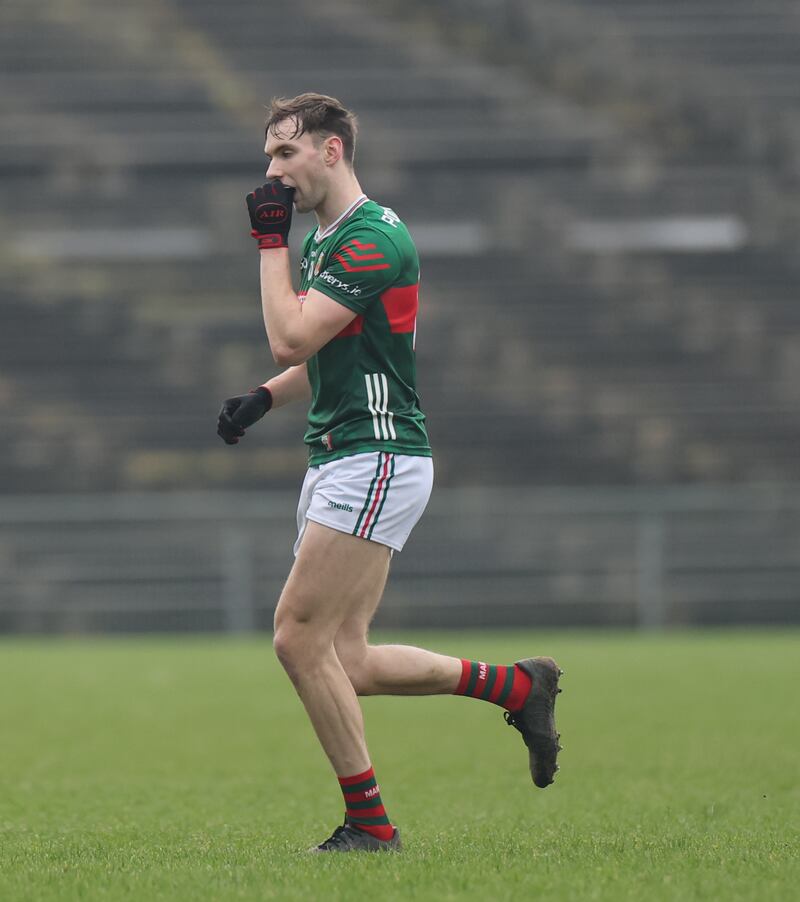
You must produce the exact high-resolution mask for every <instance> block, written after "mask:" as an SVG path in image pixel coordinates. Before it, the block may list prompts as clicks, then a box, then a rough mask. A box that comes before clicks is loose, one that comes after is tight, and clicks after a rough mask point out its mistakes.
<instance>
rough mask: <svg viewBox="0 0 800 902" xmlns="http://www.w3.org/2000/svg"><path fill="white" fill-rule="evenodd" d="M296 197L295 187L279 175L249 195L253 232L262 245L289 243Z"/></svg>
mask: <svg viewBox="0 0 800 902" xmlns="http://www.w3.org/2000/svg"><path fill="white" fill-rule="evenodd" d="M293 200H294V188H289V187H287V186H286V185H284V184H283V183H282V182H280V181H278V179H270V180H269V181H268V182H267V183H266V184H265V185H262V186H261V187H260V188H256V190H255V191H253V192H251V193H250V194H248V195H247V212H248V213H249V214H250V225H251V226H252V229H251V231H250V234H251V235H252V236H253V238H255V239H256V240H257V241H258V246H259V248H262V249H263V248H272V247H288V246H289V229H290V228H291V227H292V201H293Z"/></svg>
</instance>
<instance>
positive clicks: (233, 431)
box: [217, 385, 272, 445]
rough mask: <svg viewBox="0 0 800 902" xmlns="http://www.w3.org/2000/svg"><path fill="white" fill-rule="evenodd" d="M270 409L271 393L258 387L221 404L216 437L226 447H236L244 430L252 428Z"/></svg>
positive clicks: (262, 387) (261, 386)
mask: <svg viewBox="0 0 800 902" xmlns="http://www.w3.org/2000/svg"><path fill="white" fill-rule="evenodd" d="M271 407H272V392H271V391H270V390H269V389H268V388H265V387H264V386H263V385H260V386H259V387H258V388H254V389H253V390H252V391H249V392H248V393H247V394H246V395H236V397H234V398H228V399H227V400H225V401H223V402H222V409H221V410H220V412H219V417H218V418H217V435H218V436H219V437H220V438H221V439H222V441H223V442H225V444H226V445H237V444H238V443H239V439H240V438H241V437H242V436H243V435H244V432H245V429H247V428H248V426H252V425H253V423H255V422H257V421H258V420H260V419H261V417H263V416H264V414H265V413H266V412H267V411H268V410H269V409H270V408H271Z"/></svg>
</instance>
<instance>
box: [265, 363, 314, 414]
mask: <svg viewBox="0 0 800 902" xmlns="http://www.w3.org/2000/svg"><path fill="white" fill-rule="evenodd" d="M264 388H266V389H269V392H270V394H271V395H272V407H273V409H277V408H278V407H285V406H286V405H287V404H291V403H293V402H294V401H310V400H311V385H310V384H309V381H308V370H307V369H306V365H305V363H301V364H299V365H298V366H290V367H289V368H288V369H286V370H284V371H283V372H282V373H278V375H277V376H273V377H272V378H271V379H269V380H267V382H265V383H264Z"/></svg>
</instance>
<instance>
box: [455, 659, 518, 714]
mask: <svg viewBox="0 0 800 902" xmlns="http://www.w3.org/2000/svg"><path fill="white" fill-rule="evenodd" d="M530 691H531V678H530V677H529V676H528V674H527V673H525V671H524V670H523V669H522V668H521V667H517V665H516V664H510V665H509V666H508V667H504V666H503V665H502V664H485V663H484V662H483V661H467V660H465V659H464V658H462V659H461V679H460V680H459V683H458V686H456V690H455V692H454V693H453V695H468V696H470V697H471V698H482V699H484V700H485V701H487V702H493V703H494V704H495V705H500V707H501V708H505V709H506V710H507V711H519V709H520V708H521V707H522V706H523V705H524V704H525V700H526V699H527V697H528V694H529V693H530Z"/></svg>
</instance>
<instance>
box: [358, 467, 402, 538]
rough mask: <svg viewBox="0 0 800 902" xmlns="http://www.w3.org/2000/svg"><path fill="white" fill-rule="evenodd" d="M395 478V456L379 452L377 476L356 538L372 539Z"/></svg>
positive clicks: (359, 519)
mask: <svg viewBox="0 0 800 902" xmlns="http://www.w3.org/2000/svg"><path fill="white" fill-rule="evenodd" d="M393 478H394V454H389V453H388V452H386V451H379V452H378V463H377V466H376V467H375V475H374V476H373V477H372V481H371V482H370V485H369V491H368V492H367V497H366V500H365V501H364V505H363V507H362V508H361V513H360V514H359V515H358V520H357V521H356V526H355V529H354V530H353V535H354V536H360V537H361V538H362V539H370V538H372V533H373V532H374V530H375V527H376V526H377V524H378V521H379V520H380V516H381V513H382V511H383V506H384V504H385V503H386V498H387V497H388V495H389V490H390V489H391V485H392V479H393Z"/></svg>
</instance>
